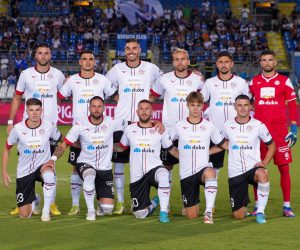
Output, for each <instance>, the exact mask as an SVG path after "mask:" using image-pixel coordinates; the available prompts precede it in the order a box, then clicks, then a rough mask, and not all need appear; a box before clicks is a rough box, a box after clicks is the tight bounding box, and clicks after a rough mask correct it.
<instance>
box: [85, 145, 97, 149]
mask: <svg viewBox="0 0 300 250" xmlns="http://www.w3.org/2000/svg"><path fill="white" fill-rule="evenodd" d="M86 149H87V150H95V147H94V146H93V145H88V146H87V147H86Z"/></svg>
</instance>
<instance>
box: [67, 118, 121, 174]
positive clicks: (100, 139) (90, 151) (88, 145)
mask: <svg viewBox="0 0 300 250" xmlns="http://www.w3.org/2000/svg"><path fill="white" fill-rule="evenodd" d="M115 124H116V123H115V122H114V121H113V120H112V118H110V117H109V116H104V119H103V121H102V122H101V123H100V124H99V125H94V124H92V123H91V121H90V118H89V117H87V118H85V120H83V121H80V122H77V123H76V124H75V125H73V127H72V128H71V130H70V131H69V132H68V134H67V136H66V138H65V142H66V143H67V144H68V145H70V146H71V145H72V144H73V143H74V142H76V141H77V140H79V141H80V144H81V152H80V155H79V157H78V159H77V163H87V164H89V165H91V166H92V167H93V168H94V169H96V170H110V169H112V163H111V157H112V154H113V144H114V142H113V133H114V131H115V127H116V126H115Z"/></svg>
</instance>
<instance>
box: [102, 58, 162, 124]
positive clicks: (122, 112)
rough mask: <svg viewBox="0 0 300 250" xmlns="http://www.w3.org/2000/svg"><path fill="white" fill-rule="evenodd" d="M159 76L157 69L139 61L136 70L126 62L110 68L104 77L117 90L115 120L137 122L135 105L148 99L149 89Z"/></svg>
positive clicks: (150, 64) (152, 65)
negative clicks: (117, 99)
mask: <svg viewBox="0 0 300 250" xmlns="http://www.w3.org/2000/svg"><path fill="white" fill-rule="evenodd" d="M159 75H160V71H159V68H158V67H157V66H156V65H154V64H152V63H149V62H145V61H140V64H139V66H137V67H136V68H131V67H129V66H128V65H127V63H126V62H123V63H118V64H116V65H115V66H114V67H112V68H111V69H110V70H109V72H108V73H107V75H106V76H107V77H108V79H109V80H110V81H111V82H112V83H113V85H114V86H115V87H116V88H117V89H118V90H119V101H118V104H117V107H116V109H115V119H117V120H120V121H124V122H128V121H130V122H136V121H138V116H137V114H136V110H137V105H138V103H139V101H141V100H143V99H146V100H148V99H149V94H150V89H151V87H152V85H153V83H154V82H155V81H156V79H157V78H158V77H159Z"/></svg>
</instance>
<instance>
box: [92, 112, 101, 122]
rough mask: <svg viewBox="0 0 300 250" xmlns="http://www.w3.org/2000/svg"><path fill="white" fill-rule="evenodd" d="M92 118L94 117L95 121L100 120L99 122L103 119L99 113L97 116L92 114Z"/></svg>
mask: <svg viewBox="0 0 300 250" xmlns="http://www.w3.org/2000/svg"><path fill="white" fill-rule="evenodd" d="M91 117H93V118H94V119H95V120H98V121H99V120H101V118H102V114H100V113H99V114H95V113H94V114H91Z"/></svg>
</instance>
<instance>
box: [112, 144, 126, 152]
mask: <svg viewBox="0 0 300 250" xmlns="http://www.w3.org/2000/svg"><path fill="white" fill-rule="evenodd" d="M113 151H114V152H118V153H121V152H124V151H125V148H122V147H121V146H120V144H119V143H114V150H113Z"/></svg>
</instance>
